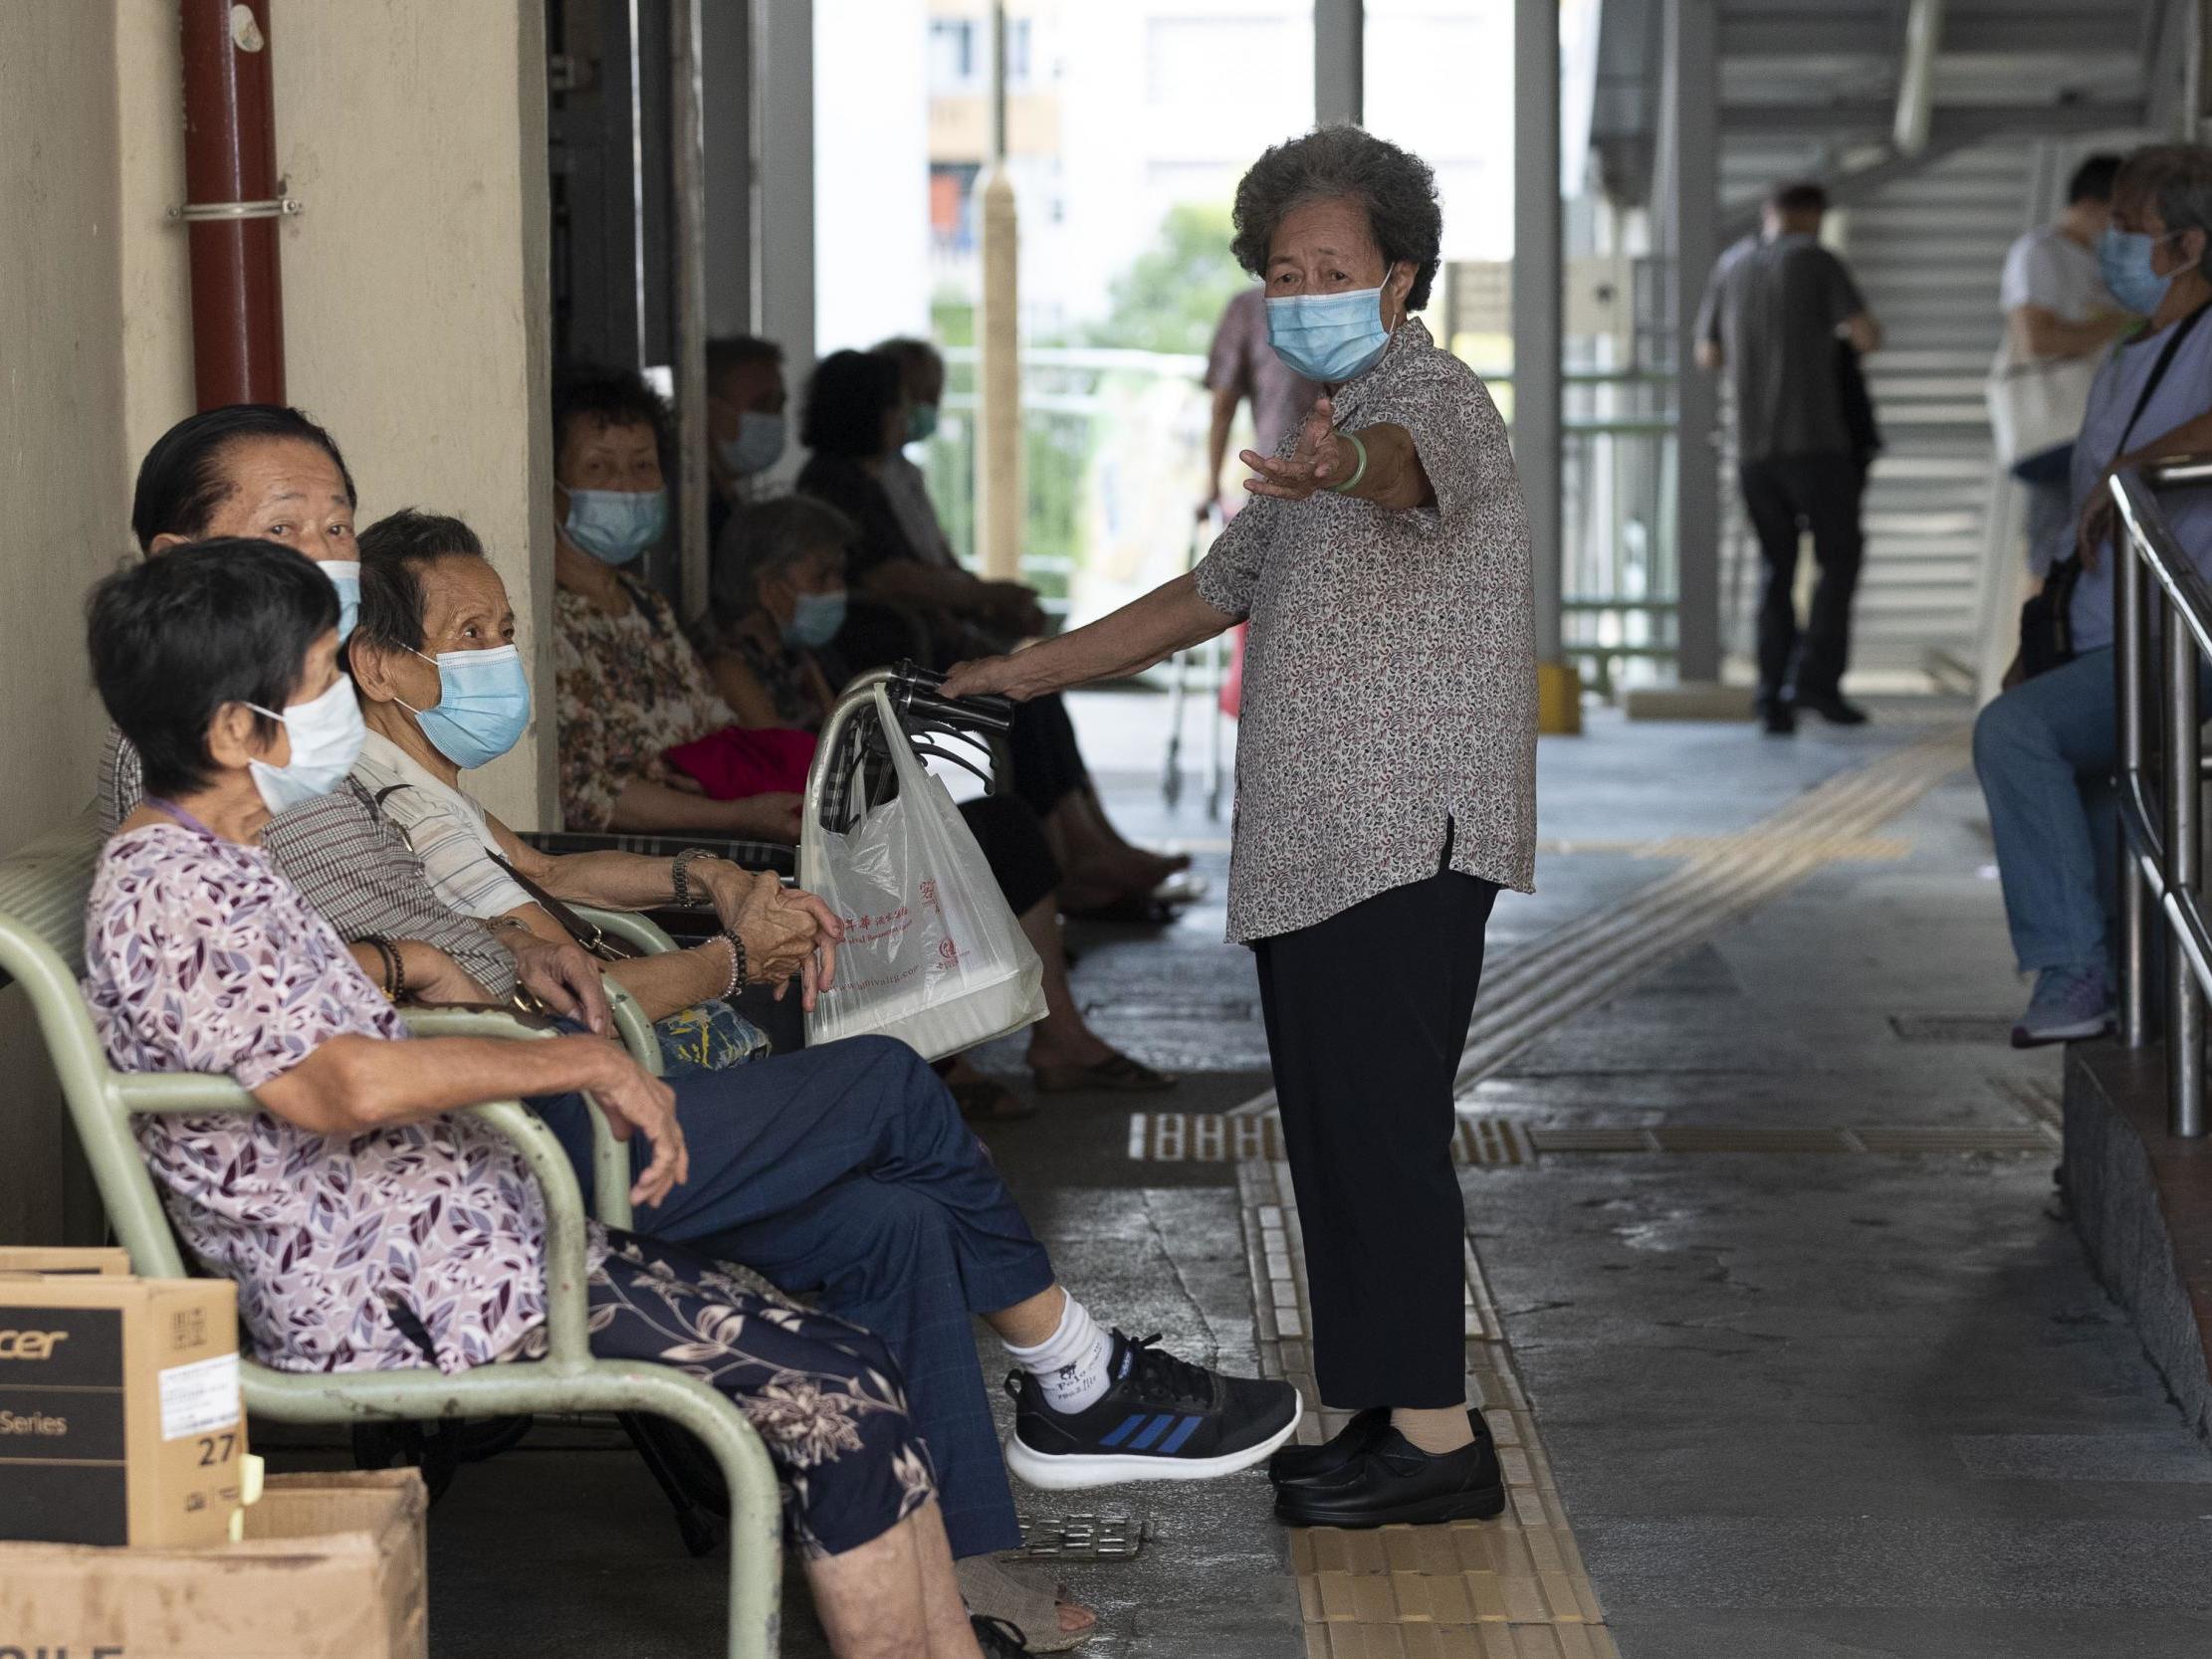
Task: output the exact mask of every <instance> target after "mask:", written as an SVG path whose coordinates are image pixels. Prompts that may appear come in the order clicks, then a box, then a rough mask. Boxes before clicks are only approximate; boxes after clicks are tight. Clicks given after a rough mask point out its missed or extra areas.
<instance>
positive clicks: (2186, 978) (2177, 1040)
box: [2163, 616, 2204, 1139]
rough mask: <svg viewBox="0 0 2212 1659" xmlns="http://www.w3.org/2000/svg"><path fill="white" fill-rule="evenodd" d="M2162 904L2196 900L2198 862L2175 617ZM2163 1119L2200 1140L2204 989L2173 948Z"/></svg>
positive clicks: (2189, 690)
mask: <svg viewBox="0 0 2212 1659" xmlns="http://www.w3.org/2000/svg"><path fill="white" fill-rule="evenodd" d="M2164 620H2165V629H2164V636H2165V637H2164V640H2163V649H2164V653H2165V682H2166V730H2165V739H2166V742H2165V748H2166V779H2165V782H2166V790H2165V794H2166V801H2165V806H2166V812H2165V817H2166V824H2165V829H2166V846H2165V855H2166V872H2165V874H2166V904H2167V906H2168V907H2169V909H2170V908H2173V907H2176V906H2177V905H2179V904H2182V903H2185V902H2187V901H2189V900H2192V899H2194V898H2195V896H2196V892H2197V887H2198V882H2199V878H2200V876H2201V873H2202V867H2203V860H2202V856H2201V854H2200V851H2199V849H2198V846H2197V834H2198V823H2197V802H2198V799H2199V794H2200V791H2201V790H2202V788H2203V783H2202V779H2201V777H2200V775H2199V763H2200V761H2201V758H2202V756H2201V754H2200V752H2199V750H2200V744H2199V741H2198V732H2197V647H2196V640H2195V638H2194V637H2193V636H2192V635H2191V633H2190V632H2189V628H2188V626H2187V623H2186V622H2185V621H2184V619H2183V618H2181V617H2180V616H2169V617H2166V618H2165V619H2164ZM2166 1118H2167V1129H2168V1130H2169V1131H2170V1132H2171V1133H2172V1134H2173V1135H2175V1136H2178V1137H2182V1138H2185V1139H2194V1138H2196V1137H2198V1136H2201V1135H2203V1134H2204V988H2203V987H2202V986H2201V985H2199V984H2198V983H2197V976H2196V973H2195V970H2194V969H2193V968H2192V967H2191V966H2190V963H2189V959H2188V956H2187V953H2186V952H2184V951H2182V950H2180V949H2175V950H2174V951H2173V952H2172V954H2171V961H2170V966H2169V970H2168V972H2167V974H2166Z"/></svg>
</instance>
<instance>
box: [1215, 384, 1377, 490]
mask: <svg viewBox="0 0 2212 1659" xmlns="http://www.w3.org/2000/svg"><path fill="white" fill-rule="evenodd" d="M1236 459H1237V460H1239V461H1241V462H1243V463H1244V465H1245V466H1247V467H1249V468H1251V470H1252V472H1253V473H1254V474H1255V475H1257V476H1255V477H1252V478H1248V479H1246V480H1245V481H1244V488H1245V489H1246V490H1249V491H1250V492H1251V493H1252V494H1253V495H1255V496H1279V497H1280V498H1282V499H1283V500H1284V501H1286V502H1302V501H1304V500H1305V499H1306V498H1307V497H1308V496H1311V495H1313V494H1314V493H1316V492H1317V491H1321V490H1327V489H1329V488H1331V487H1332V486H1334V485H1338V484H1342V483H1343V482H1344V480H1345V479H1347V478H1348V477H1350V476H1351V473H1352V468H1353V464H1354V459H1355V458H1354V456H1353V454H1352V446H1351V445H1349V444H1347V443H1346V442H1344V440H1343V439H1342V438H1341V437H1340V436H1339V435H1338V433H1337V429H1336V405H1335V404H1333V403H1332V402H1330V400H1329V398H1328V396H1327V394H1326V393H1324V394H1323V395H1322V396H1321V397H1319V398H1316V399H1315V400H1314V405H1313V408H1312V411H1311V412H1310V413H1308V414H1307V416H1306V420H1305V424H1304V425H1303V426H1301V427H1300V428H1299V429H1298V447H1297V448H1296V449H1294V450H1292V451H1291V452H1290V453H1289V454H1288V455H1287V456H1285V457H1283V459H1281V460H1280V461H1274V460H1270V459H1269V458H1268V457H1266V456H1264V455H1261V454H1260V453H1259V452H1258V451H1257V450H1250V449H1248V450H1241V451H1239V452H1238V453H1237V457H1236Z"/></svg>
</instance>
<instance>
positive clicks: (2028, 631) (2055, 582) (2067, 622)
mask: <svg viewBox="0 0 2212 1659" xmlns="http://www.w3.org/2000/svg"><path fill="white" fill-rule="evenodd" d="M2206 311H2212V305H2207V306H2199V307H2198V308H2197V309H2196V310H2195V311H2191V312H2190V313H2189V314H2188V315H2187V316H2185V317H2183V318H2182V319H2181V320H2180V322H2179V323H2177V324H2176V325H2175V327H2174V330H2173V334H2172V336H2171V337H2170V338H2168V339H2167V341H2166V343H2165V345H2164V347H2163V348H2162V349H2160V351H2159V353H2158V360H2157V361H2156V362H2155V363H2152V364H2151V365H2150V378H2149V379H2147V380H2145V381H2144V382H2143V389H2142V393H2141V395H2140V396H2138V397H2137V398H2136V399H2135V407H2134V410H2133V411H2132V412H2131V413H2130V414H2129V415H2128V417H2127V424H2126V426H2125V427H2123V428H2121V430H2120V435H2119V443H2118V445H2117V447H2116V448H2115V449H2114V450H2113V452H2112V453H2113V454H2115V455H2125V454H2126V453H2127V440H2128V439H2129V438H2131V437H2133V436H2134V434H2135V423H2136V422H2137V421H2139V420H2141V419H2142V418H2143V411H2144V410H2145V409H2147V408H2149V407H2150V400H2151V398H2152V397H2153V396H2154V395H2155V394H2156V392H2157V390H2158V385H2159V382H2160V381H2162V380H2164V379H2165V377H2166V370H2167V369H2168V368H2170V367H2172V366H2173V357H2174V353H2175V352H2176V351H2179V350H2180V349H2181V342H2182V341H2183V340H2185V339H2187V338H2188V337H2189V330H2190V329H2192V328H2194V327H2195V326H2196V325H2197V322H2198V320H2199V319H2200V318H2201V317H2202V316H2203V315H2204V313H2205V312H2206ZM2071 449H2072V446H2069V453H2071ZM2081 583H2082V558H2081V555H2080V554H2079V553H2069V554H2067V555H2066V557H2064V558H2062V559H2055V560H2053V561H2052V565H2051V573H2050V574H2049V575H2048V576H2046V577H2044V579H2043V590H2042V591H2041V592H2039V593H2036V594H2034V595H2032V596H2030V598H2029V599H2028V600H2027V602H2026V603H2025V604H2023V605H2022V606H2021V607H2020V678H2021V679H2023V680H2033V679H2034V678H2035V677H2036V676H2037V675H2039V674H2048V673H2050V672H2051V670H2053V669H2055V668H2064V667H2066V665H2067V664H2068V663H2071V662H2072V661H2074V655H2075V653H2074V590H2075V589H2076V588H2077V587H2079V586H2081Z"/></svg>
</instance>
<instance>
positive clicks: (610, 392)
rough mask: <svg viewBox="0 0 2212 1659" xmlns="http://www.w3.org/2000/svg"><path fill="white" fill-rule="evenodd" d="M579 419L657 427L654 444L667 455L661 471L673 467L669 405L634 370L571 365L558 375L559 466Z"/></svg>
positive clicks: (556, 434)
mask: <svg viewBox="0 0 2212 1659" xmlns="http://www.w3.org/2000/svg"><path fill="white" fill-rule="evenodd" d="M579 420H588V421H590V422H591V423H592V424H593V425H595V426H601V427H607V426H637V425H640V424H642V425H645V426H649V427H651V428H652V429H653V442H654V444H655V445H656V446H657V447H658V448H659V450H660V453H661V470H662V471H663V472H666V471H667V470H668V453H669V449H668V446H669V436H668V405H667V404H665V403H663V402H662V401H661V395H660V393H658V392H656V391H655V390H653V388H652V387H651V386H649V385H647V384H646V383H645V376H644V375H642V374H640V373H638V372H637V370H636V369H634V368H609V367H607V366H606V365H605V364H603V363H570V364H568V365H567V366H566V367H564V368H561V369H558V370H556V371H555V372H554V374H553V460H554V464H555V465H558V463H559V458H560V450H561V446H562V445H564V444H565V443H567V441H568V429H569V428H570V427H572V426H573V425H574V424H575V423H576V422H577V421H579Z"/></svg>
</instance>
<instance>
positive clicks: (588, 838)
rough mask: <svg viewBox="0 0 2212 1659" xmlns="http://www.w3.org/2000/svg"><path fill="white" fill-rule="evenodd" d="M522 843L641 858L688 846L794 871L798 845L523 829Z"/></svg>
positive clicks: (754, 866)
mask: <svg viewBox="0 0 2212 1659" xmlns="http://www.w3.org/2000/svg"><path fill="white" fill-rule="evenodd" d="M522 839H523V844H524V845H525V846H527V847H535V848H537V849H538V851H540V852H542V853H552V854H554V855H555V856H558V855H559V854H562V853H637V854H640V855H641V856H643V857H645V858H671V859H672V858H674V857H675V856H676V855H677V854H678V853H681V852H684V851H686V850H688V849H690V848H692V847H699V848H703V849H705V850H706V851H707V852H710V853H712V854H714V855H715V857H717V858H726V859H728V860H729V861H730V862H731V863H732V864H737V865H742V866H744V867H745V868H746V869H748V870H773V871H774V872H775V873H776V874H777V875H778V876H783V877H786V878H788V877H791V876H794V875H796V874H797V873H798V849H797V848H795V847H786V846H784V845H783V843H781V842H780V841H745V840H738V839H734V838H732V837H730V836H716V835H660V834H647V833H645V832H643V831H638V832H634V833H629V832H624V831H620V830H525V831H523V832H522Z"/></svg>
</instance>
